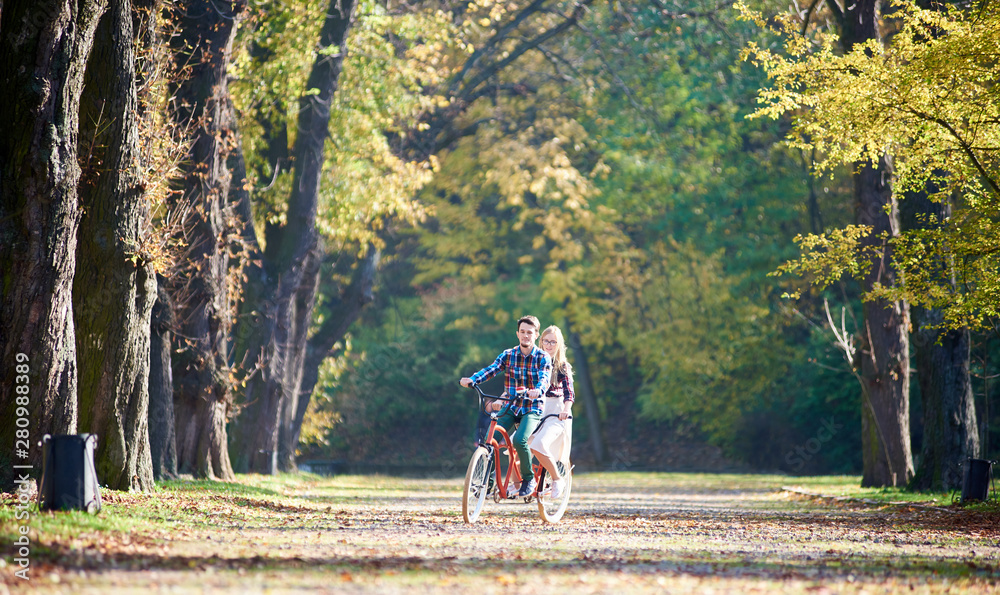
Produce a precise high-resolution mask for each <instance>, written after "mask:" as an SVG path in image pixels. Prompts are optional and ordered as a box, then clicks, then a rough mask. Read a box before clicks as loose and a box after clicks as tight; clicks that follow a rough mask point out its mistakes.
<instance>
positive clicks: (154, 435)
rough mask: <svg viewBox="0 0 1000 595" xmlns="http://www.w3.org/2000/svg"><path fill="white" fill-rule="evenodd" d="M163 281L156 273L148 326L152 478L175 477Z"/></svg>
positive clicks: (170, 316) (168, 313) (167, 319)
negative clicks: (154, 296)
mask: <svg viewBox="0 0 1000 595" xmlns="http://www.w3.org/2000/svg"><path fill="white" fill-rule="evenodd" d="M165 283H166V281H165V280H164V279H162V278H161V277H157V289H156V303H155V304H153V313H152V316H151V319H150V329H149V335H150V337H149V452H150V454H151V455H152V458H153V478H154V479H155V480H156V481H162V480H164V479H173V478H174V477H177V442H176V437H175V434H174V383H173V374H172V373H171V370H170V328H171V326H172V325H173V314H172V313H171V310H170V296H169V295H168V294H167V289H166V287H165Z"/></svg>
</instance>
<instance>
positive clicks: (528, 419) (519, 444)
mask: <svg viewBox="0 0 1000 595" xmlns="http://www.w3.org/2000/svg"><path fill="white" fill-rule="evenodd" d="M518 420H521V425H520V426H518V427H517V431H516V432H514V435H513V436H511V437H510V441H511V442H513V443H514V450H515V451H517V456H518V458H519V459H520V460H521V479H522V480H523V481H531V480H532V479H533V478H534V474H533V473H532V472H531V453H530V452H528V436H531V433H532V432H534V431H535V428H537V427H538V422H540V421H541V420H542V414H540V413H525V414H524V415H518V416H515V415H514V414H513V413H511V412H510V411H505V412H504V414H503V415H501V416H500V417H499V418H497V423H498V424H499V425H501V426H503V427H504V429H505V430H507V431H508V432H510V428H511V426H513V425H514V422H516V421H518ZM493 437H494V438H496V439H497V442H499V443H501V444H503V439H502V438H501V437H500V434H499V433H496V434H494V435H493Z"/></svg>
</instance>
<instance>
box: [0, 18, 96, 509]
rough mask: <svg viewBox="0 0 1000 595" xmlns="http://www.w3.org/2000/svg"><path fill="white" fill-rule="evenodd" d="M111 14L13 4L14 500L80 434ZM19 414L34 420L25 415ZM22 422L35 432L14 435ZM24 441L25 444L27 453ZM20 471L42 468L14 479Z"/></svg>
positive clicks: (8, 474)
mask: <svg viewBox="0 0 1000 595" xmlns="http://www.w3.org/2000/svg"><path fill="white" fill-rule="evenodd" d="M103 10H104V7H103V4H102V3H101V2H97V1H86V0H81V1H78V2H56V1H41V0H20V1H11V0H6V2H4V7H3V20H2V24H0V87H2V88H3V89H4V100H3V101H0V262H3V263H4V271H3V282H2V283H0V353H2V358H3V359H2V361H3V364H4V368H3V370H2V372H0V378H2V384H3V386H4V387H5V388H4V390H3V391H2V394H0V417H2V419H4V420H7V423H5V424H4V426H3V428H0V436H2V440H3V443H4V444H6V445H9V446H7V448H6V449H5V450H2V451H0V488H2V489H4V490H5V491H11V490H13V489H14V487H15V486H14V484H13V483H12V481H13V479H14V478H15V471H17V472H18V473H19V474H23V473H26V472H27V473H28V474H30V475H37V470H38V469H39V467H40V463H41V454H40V451H39V450H38V449H36V448H35V446H34V445H35V444H36V443H37V442H38V441H40V440H41V438H42V435H43V434H73V433H76V429H77V418H76V413H77V367H76V334H75V330H74V324H73V305H72V291H73V277H74V274H75V270H76V261H75V258H74V254H75V252H76V243H77V232H78V226H79V218H80V211H79V207H78V195H77V183H78V180H79V178H80V167H79V162H78V159H77V139H78V133H79V100H80V94H81V93H82V90H83V78H84V71H85V68H86V63H87V60H88V58H89V56H90V51H91V47H92V44H93V40H94V31H95V29H96V27H97V23H98V21H99V19H100V17H101V14H102V12H103ZM20 354H23V356H20ZM21 360H24V361H21ZM18 366H24V367H20V368H19V367H18ZM22 386H24V387H27V388H26V391H27V394H24V392H23V391H22V389H20V387H22ZM25 397H26V399H25ZM19 398H20V399H21V400H20V401H19V400H18V399H19ZM20 406H25V407H26V408H27V411H19V410H18V409H17V408H18V407H20ZM24 413H26V415H22V414H24ZM21 418H24V419H26V420H27V422H28V427H27V428H18V427H16V424H15V421H16V420H18V419H21ZM25 429H26V430H27V432H26V433H23V432H22V433H21V434H20V435H19V434H18V433H17V430H25ZM19 439H25V440H26V441H27V444H26V445H25V444H19V443H17V442H16V440H19ZM20 446H24V448H19V447H20ZM12 448H13V449H14V451H11V449H12ZM24 455H26V456H24ZM13 465H31V466H32V467H33V469H32V470H20V469H19V470H15V469H14V468H13Z"/></svg>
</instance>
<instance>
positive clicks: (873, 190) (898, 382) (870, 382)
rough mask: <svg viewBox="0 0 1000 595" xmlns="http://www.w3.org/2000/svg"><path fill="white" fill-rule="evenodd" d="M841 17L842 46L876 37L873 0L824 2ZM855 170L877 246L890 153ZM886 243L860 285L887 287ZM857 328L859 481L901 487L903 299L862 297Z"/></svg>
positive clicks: (906, 467)
mask: <svg viewBox="0 0 1000 595" xmlns="http://www.w3.org/2000/svg"><path fill="white" fill-rule="evenodd" d="M828 5H830V10H832V11H833V12H834V13H835V14H836V15H837V17H838V18H839V20H840V27H841V44H842V45H843V47H844V50H845V51H851V50H852V49H853V48H854V46H855V45H857V44H860V43H864V42H865V41H868V40H871V39H876V40H878V39H881V37H880V32H879V9H878V7H879V0H858V1H857V2H854V3H852V4H850V6H847V7H846V8H845V9H844V10H843V11H841V9H840V7H839V5H837V4H836V3H835V2H830V3H828ZM855 169H856V171H857V173H855V175H854V195H855V200H856V201H857V209H858V216H857V218H858V224H860V225H869V226H871V227H872V234H871V235H870V236H869V237H868V238H867V239H866V240H865V245H866V246H872V245H878V246H879V247H881V246H882V244H883V240H882V237H881V236H882V234H887V235H888V237H897V236H898V235H899V210H898V207H897V204H896V198H895V197H894V195H893V192H892V175H893V171H892V159H891V157H890V156H888V155H884V156H882V157H881V158H880V159H879V161H878V163H877V164H874V165H873V164H871V163H858V164H856V168H855ZM895 281H896V272H895V270H893V268H892V249H891V246H889V245H886V246H885V249H884V251H883V254H882V256H881V258H877V259H875V260H874V261H873V262H872V270H871V272H870V273H869V275H868V276H867V277H866V278H865V279H864V282H863V289H864V291H870V290H871V289H872V288H873V286H874V284H875V283H876V282H878V283H881V284H882V285H893V284H894V283H895ZM864 314H865V316H864V328H863V329H862V331H861V335H862V336H861V344H862V355H861V366H860V368H861V369H860V372H861V382H862V391H861V392H862V406H861V407H862V413H861V448H862V464H863V473H862V479H861V485H863V486H866V487H868V486H879V487H880V486H900V485H906V483H907V482H908V481H909V479H910V478H911V477H912V476H913V456H912V454H911V452H910V402H909V389H910V380H909V378H910V377H909V369H910V358H909V336H908V334H907V333H908V329H909V307H908V306H907V304H906V302H894V303H887V302H885V301H882V300H879V301H867V302H865V305H864Z"/></svg>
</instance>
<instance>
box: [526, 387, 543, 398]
mask: <svg viewBox="0 0 1000 595" xmlns="http://www.w3.org/2000/svg"><path fill="white" fill-rule="evenodd" d="M528 396H529V397H531V398H532V399H537V398H538V397H540V396H542V391H540V390H538V389H537V388H532V389H529V390H528Z"/></svg>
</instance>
